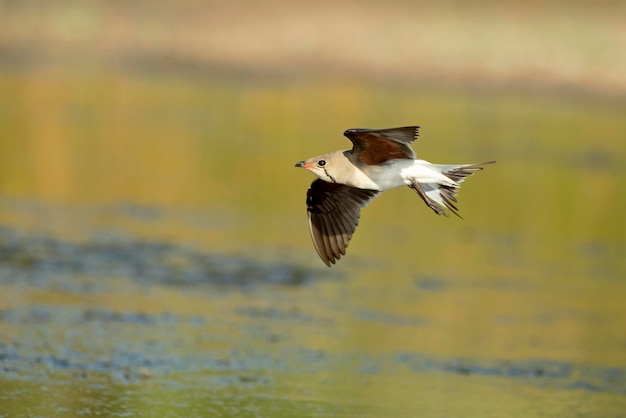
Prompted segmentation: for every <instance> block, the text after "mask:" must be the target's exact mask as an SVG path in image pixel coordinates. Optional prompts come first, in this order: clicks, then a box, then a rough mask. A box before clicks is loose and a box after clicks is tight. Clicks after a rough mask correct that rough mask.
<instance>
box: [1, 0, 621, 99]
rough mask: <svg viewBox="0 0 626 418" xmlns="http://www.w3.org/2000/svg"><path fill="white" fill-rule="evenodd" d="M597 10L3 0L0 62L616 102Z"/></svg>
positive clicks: (610, 22)
mask: <svg viewBox="0 0 626 418" xmlns="http://www.w3.org/2000/svg"><path fill="white" fill-rule="evenodd" d="M609 6H610V5H605V6H601V5H596V7H594V8H591V6H583V5H576V6H573V7H570V6H569V5H568V4H562V5H561V6H557V7H555V6H554V5H553V6H552V7H547V6H545V5H541V4H533V3H531V4H529V5H525V6H524V5H521V4H513V5H509V6H507V7H506V8H505V7H504V6H497V5H495V4H491V3H489V2H481V3H477V4H474V5H473V6H460V5H457V4H455V3H450V4H447V5H444V6H437V7H435V6H433V5H428V4H419V3H404V2H398V3H394V4H391V5H390V4H388V3H384V4H378V3H373V2H372V3H369V2H367V3H353V2H351V1H342V2H338V3H337V2H334V3H326V2H322V3H316V4H315V5H311V4H306V3H299V2H296V3H281V2H264V3H263V4H255V3H249V2H229V3H227V4H223V3H220V2H202V3H195V2H188V3H185V4H180V3H174V2H167V1H160V2H151V3H149V4H147V3H146V4H140V3H133V4H125V3H107V2H90V3H76V4H75V3H73V2H63V1H59V2H39V1H35V2H28V4H26V3H20V2H14V3H8V2H7V3H3V4H0V69H2V68H4V69H7V68H9V69H11V68H18V69H24V68H40V67H50V66H52V67H62V68H67V67H81V66H85V65H96V66H99V67H104V68H117V69H122V70H141V71H157V72H159V71H166V72H170V71H174V72H183V73H191V74H202V75H204V74H217V75H228V76H236V77H263V78H320V77H321V78H328V77H330V78H350V79H352V78H357V79H363V80H372V81H376V82H383V83H402V84H405V83H410V84H433V85H442V84H443V85H462V86H480V87H493V86H495V87H501V86H505V87H507V88H518V89H519V88H522V89H526V88H529V89H548V90H557V91H575V92H587V93H593V94H600V95H608V96H618V97H621V96H624V95H626V52H624V50H623V45H626V32H624V31H623V29H622V26H621V22H623V19H621V18H620V16H621V15H622V14H624V11H623V10H620V9H619V8H615V7H609ZM460 7H462V10H461V9H460Z"/></svg>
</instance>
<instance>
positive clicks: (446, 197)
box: [409, 161, 495, 219]
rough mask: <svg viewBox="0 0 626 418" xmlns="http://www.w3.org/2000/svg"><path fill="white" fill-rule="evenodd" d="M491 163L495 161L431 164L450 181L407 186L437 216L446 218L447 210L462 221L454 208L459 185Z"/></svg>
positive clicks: (417, 183) (415, 183) (415, 182)
mask: <svg viewBox="0 0 626 418" xmlns="http://www.w3.org/2000/svg"><path fill="white" fill-rule="evenodd" d="M493 163H495V161H488V162H486V163H479V164H465V165H442V164H433V165H432V167H433V168H436V169H437V170H438V171H439V172H440V173H441V174H443V175H444V176H446V177H447V178H448V179H450V181H449V182H437V183H420V182H417V181H414V182H413V183H411V184H409V187H410V188H411V189H413V190H415V191H416V192H417V194H418V195H419V196H420V197H421V198H422V199H423V200H424V202H425V203H426V204H427V205H428V207H429V208H431V209H432V210H433V211H434V212H435V213H436V214H437V215H444V216H448V213H447V212H446V211H445V209H448V210H449V211H450V212H452V213H454V214H455V215H456V216H458V217H459V218H461V219H463V217H462V216H461V215H459V209H458V208H457V207H456V205H457V204H458V203H459V201H458V200H457V198H456V194H457V192H458V191H459V188H460V187H461V183H463V181H464V180H465V179H466V178H467V177H469V176H471V175H473V174H474V173H476V172H477V171H480V170H482V169H483V166H484V165H486V164H493Z"/></svg>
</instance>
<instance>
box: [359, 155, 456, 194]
mask: <svg viewBox="0 0 626 418" xmlns="http://www.w3.org/2000/svg"><path fill="white" fill-rule="evenodd" d="M367 174H368V175H369V177H370V178H371V179H372V181H373V182H374V183H375V184H376V185H377V186H378V189H379V190H389V189H393V188H395V187H400V186H407V185H409V184H411V183H412V182H415V181H416V182H419V183H444V184H445V183H453V182H452V181H451V180H450V179H449V178H448V177H446V176H444V175H443V174H441V171H440V169H438V167H436V166H434V165H432V164H431V163H429V162H428V161H425V160H393V161H391V162H389V163H388V164H383V165H380V166H375V167H369V170H368V173H367Z"/></svg>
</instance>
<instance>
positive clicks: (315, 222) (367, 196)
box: [306, 179, 380, 267]
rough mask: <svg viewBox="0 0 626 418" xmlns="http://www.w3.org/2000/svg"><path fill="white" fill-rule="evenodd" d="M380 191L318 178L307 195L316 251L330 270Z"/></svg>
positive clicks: (310, 228) (310, 226) (344, 252)
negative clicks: (363, 209) (364, 212)
mask: <svg viewBox="0 0 626 418" xmlns="http://www.w3.org/2000/svg"><path fill="white" fill-rule="evenodd" d="M379 193H380V192H379V191H377V190H367V189H357V188H354V187H350V186H345V185H343V184H337V183H328V182H326V181H324V180H321V179H317V180H315V181H314V182H313V183H311V187H310V188H309V190H308V191H307V194H306V204H307V212H308V214H309V230H310V231H311V238H312V239H313V245H314V246H315V250H316V251H317V253H318V254H319V256H320V258H321V259H322V261H323V262H324V263H325V264H326V265H327V266H328V267H330V266H331V264H335V261H337V260H339V259H340V258H341V256H342V255H345V254H346V248H347V247H348V243H349V242H350V239H351V238H352V234H353V233H354V231H355V230H356V227H357V225H358V224H359V216H360V212H361V208H362V207H365V205H367V204H368V203H369V201H370V200H372V199H373V198H375V197H376V196H377V195H378V194H379Z"/></svg>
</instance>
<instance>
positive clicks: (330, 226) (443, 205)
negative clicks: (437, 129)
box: [296, 126, 495, 267]
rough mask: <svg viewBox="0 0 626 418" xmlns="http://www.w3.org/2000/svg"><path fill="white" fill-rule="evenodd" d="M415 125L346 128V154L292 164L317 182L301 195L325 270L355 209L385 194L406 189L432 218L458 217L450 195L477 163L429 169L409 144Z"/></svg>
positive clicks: (343, 242) (346, 238)
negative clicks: (417, 198) (436, 216)
mask: <svg viewBox="0 0 626 418" xmlns="http://www.w3.org/2000/svg"><path fill="white" fill-rule="evenodd" d="M418 131H419V126H405V127H401V128H389V129H348V130H347V131H345V132H344V133H343V134H344V135H345V136H346V137H348V139H349V140H350V141H352V149H351V150H344V151H334V152H329V153H327V154H322V155H318V156H317V157H312V158H309V159H308V160H305V161H299V162H297V163H296V167H302V168H306V169H307V170H309V171H310V172H312V173H313V174H315V175H316V176H317V177H319V178H318V179H316V180H314V181H313V183H311V187H309V190H308V191H307V199H306V203H307V212H308V216H309V230H310V232H311V238H312V239H313V245H314V246H315V250H316V251H317V253H318V254H319V256H320V258H321V259H322V261H323V262H324V263H325V264H326V265H327V266H328V267H330V266H331V265H332V264H334V263H335V262H336V261H337V260H339V259H340V258H341V256H342V255H345V254H346V248H347V247H348V243H349V242H350V239H351V238H352V234H354V231H355V230H356V227H357V225H358V223H359V217H360V212H361V208H363V207H365V206H366V205H367V204H368V203H369V202H370V201H371V200H372V199H374V198H375V197H376V196H378V195H379V194H380V193H382V192H384V191H385V190H389V189H393V188H395V187H400V186H408V187H410V188H411V189H413V190H415V192H417V194H418V195H419V197H421V198H422V199H423V200H424V202H425V203H426V205H428V207H429V208H431V209H432V210H433V211H434V212H435V213H436V214H438V215H444V216H448V213H447V212H446V209H447V210H448V211H450V212H452V213H454V214H455V215H457V216H458V217H461V216H460V215H459V213H458V209H457V207H456V204H457V203H458V201H457V198H456V193H457V191H458V190H459V187H460V186H461V183H462V182H463V180H465V178H466V177H468V176H471V175H473V174H474V173H475V172H477V171H480V170H482V169H483V167H482V166H483V165H485V164H491V163H495V161H489V162H485V163H479V164H461V165H446V164H431V163H429V162H428V161H425V160H419V159H417V158H416V157H415V152H413V149H412V148H411V146H410V144H411V142H413V141H415V140H416V139H417V136H418Z"/></svg>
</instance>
